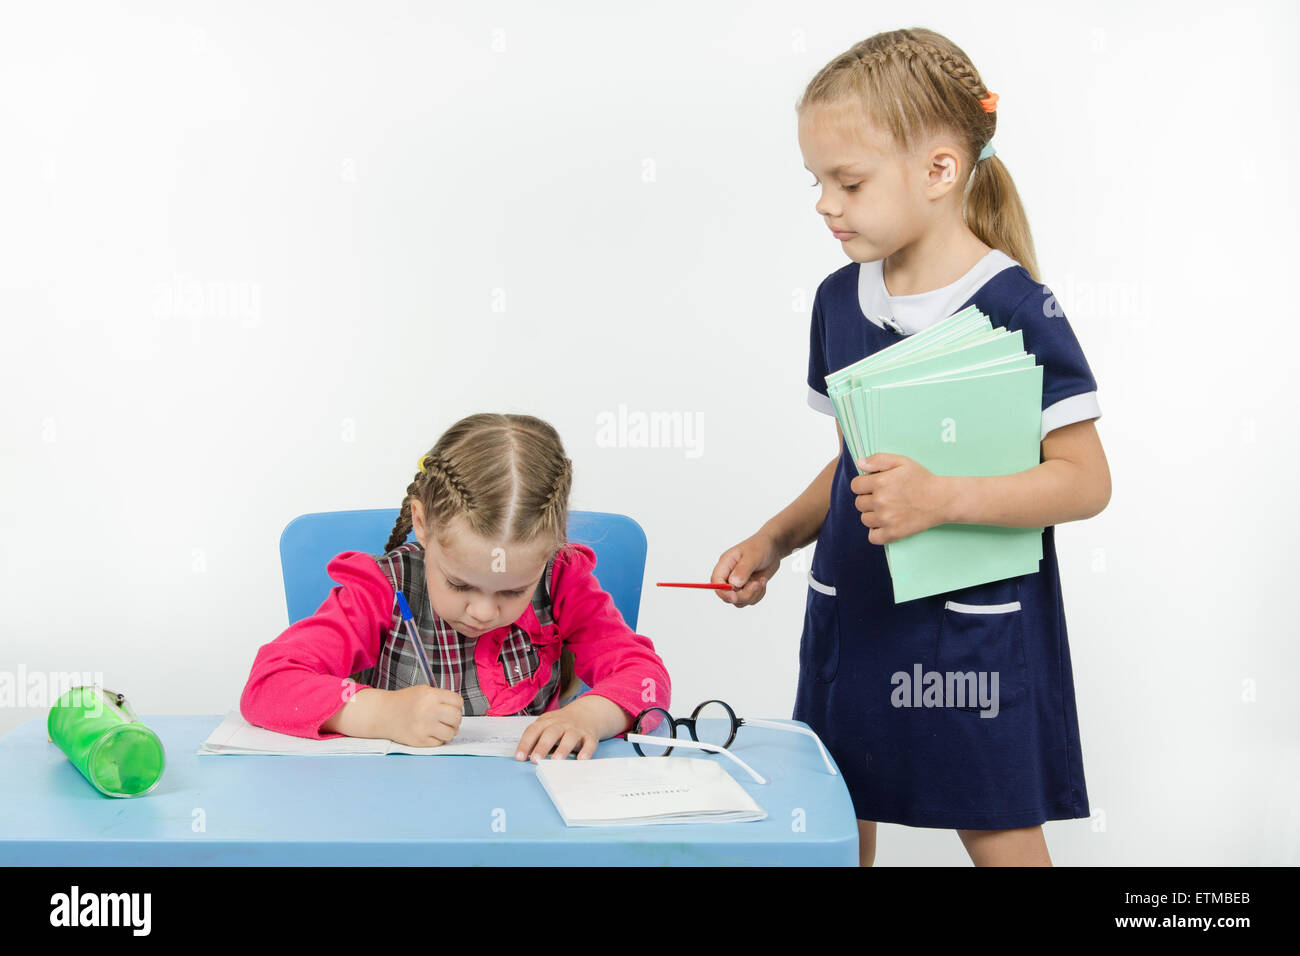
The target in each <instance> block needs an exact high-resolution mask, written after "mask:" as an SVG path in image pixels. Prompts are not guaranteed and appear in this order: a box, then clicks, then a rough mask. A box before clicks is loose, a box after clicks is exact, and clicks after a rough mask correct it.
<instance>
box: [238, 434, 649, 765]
mask: <svg viewBox="0 0 1300 956" xmlns="http://www.w3.org/2000/svg"><path fill="white" fill-rule="evenodd" d="M571 476H572V462H570V461H569V459H568V458H566V457H565V455H564V448H563V446H562V445H561V444H560V439H559V436H558V435H557V434H556V432H555V429H553V428H552V427H551V426H550V425H548V424H547V423H545V422H543V421H540V420H539V419H536V418H533V417H531V416H527V415H493V414H480V415H471V416H469V417H468V418H464V419H462V420H461V421H459V422H457V423H456V424H455V425H453V426H452V427H451V428H450V429H448V430H447V432H446V433H445V434H444V435H443V436H442V437H441V438H440V439H438V442H437V444H435V445H434V446H433V449H432V450H431V451H430V452H429V453H428V454H426V455H424V456H423V457H422V458H421V459H420V470H419V473H418V474H417V475H416V476H415V480H414V481H413V482H411V484H410V486H409V487H408V488H407V489H406V497H405V498H404V499H403V501H402V512H401V515H400V517H399V518H398V520H397V524H396V526H395V527H394V528H393V533H392V536H391V537H390V538H389V539H388V544H387V546H386V548H385V553H384V554H382V555H369V554H364V553H361V552H358V551H347V552H344V553H343V554H340V555H338V557H336V558H334V559H333V560H332V561H330V563H329V565H328V570H329V575H330V577H331V578H332V579H333V580H335V581H337V582H338V584H339V586H338V587H336V588H334V589H333V591H331V592H330V596H329V597H328V598H327V599H326V600H325V603H324V604H322V605H321V607H320V609H319V610H318V611H317V612H316V613H315V614H314V615H312V616H311V617H308V618H304V619H303V620H301V621H298V622H297V623H295V624H293V625H292V626H291V627H289V628H288V629H287V630H286V631H285V632H284V633H283V634H281V635H280V636H279V637H278V638H276V639H275V640H274V641H272V642H271V643H269V644H265V645H263V646H262V647H261V648H260V649H259V650H258V652H257V658H256V660H255V661H254V663H253V669H252V673H251V674H250V675H249V678H248V683H247V685H246V686H245V687H244V693H243V696H242V697H241V698H240V702H239V707H240V710H241V711H242V713H243V715H244V718H245V719H246V720H248V721H249V722H250V723H253V724H256V725H258V726H260V727H265V728H267V729H268V730H275V731H279V732H280V733H286V734H294V735H296V736H299V737H314V738H317V739H326V738H330V737H338V736H345V735H346V736H350V737H385V738H388V739H390V740H395V741H397V742H399V743H403V744H408V745H411V746H417V747H430V746H437V745H439V744H442V743H446V742H447V741H449V740H451V739H452V738H453V737H455V735H456V731H457V729H458V728H459V726H460V720H461V715H462V714H468V715H485V714H486V715H515V714H517V715H533V714H536V715H538V718H537V720H536V721H534V722H533V723H532V724H530V725H529V726H528V729H527V731H526V732H525V733H524V735H523V737H522V738H521V740H520V742H519V751H518V753H516V755H515V759H517V760H524V759H528V758H531V759H533V760H540V759H541V758H543V757H546V756H551V757H553V758H556V759H564V757H566V756H567V755H568V754H570V753H572V752H575V751H576V752H577V756H578V758H579V759H585V758H588V757H590V756H591V754H592V753H593V752H594V751H595V749H596V744H597V743H598V742H599V741H601V740H602V739H604V738H606V737H612V736H614V735H616V734H620V733H623V732H625V731H626V730H628V729H629V728H630V726H631V723H632V719H633V718H634V717H635V716H636V715H637V714H638V713H639V712H640V711H641V710H643V709H645V708H647V707H652V706H659V707H667V706H668V705H669V691H670V688H669V683H668V674H667V672H666V671H665V669H664V665H663V661H662V660H660V659H659V656H658V655H657V654H656V653H655V650H654V646H653V645H652V644H651V643H650V641H649V640H648V639H647V638H645V637H642V636H641V635H639V634H636V633H634V632H633V631H632V630H631V629H630V628H629V627H628V626H627V624H626V623H624V621H623V618H622V616H621V615H620V614H619V612H618V610H617V609H616V608H615V607H614V602H613V600H612V599H611V598H610V596H609V595H608V594H607V593H605V592H604V591H603V590H601V587H600V585H599V583H598V582H597V581H596V578H595V577H594V576H593V575H592V568H593V567H594V566H595V563H596V562H595V555H594V554H593V553H592V551H591V550H590V549H589V548H586V547H584V546H582V545H578V544H570V543H567V542H566V536H565V528H566V526H567V513H568V498H569V487H570V484H571ZM412 529H414V531H415V537H416V540H415V541H413V542H411V543H409V544H406V543H404V542H405V541H406V538H407V535H408V533H409V532H410V531H411V530H412ZM399 592H400V593H401V594H402V595H403V596H404V597H405V600H406V603H407V604H408V605H409V608H410V611H411V613H412V614H413V616H414V624H415V627H416V630H417V632H418V634H419V637H420V641H421V643H422V645H423V647H424V649H425V657H426V658H427V660H428V662H429V664H430V665H431V667H432V670H433V674H434V677H435V681H436V683H437V686H436V687H430V686H429V685H428V683H427V680H426V678H425V676H424V671H423V668H422V667H421V665H420V663H419V660H418V658H417V656H416V652H415V650H414V648H413V646H412V644H411V641H410V638H409V636H408V632H407V627H406V626H405V624H404V622H403V618H402V614H401V611H400V609H399V602H398V600H397V595H398V593H399ZM575 674H576V676H577V677H580V678H582V680H584V681H585V682H586V683H587V684H588V686H589V687H590V688H591V689H590V691H589V692H587V693H585V694H583V695H582V696H581V697H578V698H577V699H575V700H572V701H571V702H569V703H567V704H565V705H564V706H560V701H561V700H562V699H563V698H564V697H565V696H566V695H567V694H570V693H571V692H572V690H573V689H574V687H575V686H576V680H575V679H574V675H575Z"/></svg>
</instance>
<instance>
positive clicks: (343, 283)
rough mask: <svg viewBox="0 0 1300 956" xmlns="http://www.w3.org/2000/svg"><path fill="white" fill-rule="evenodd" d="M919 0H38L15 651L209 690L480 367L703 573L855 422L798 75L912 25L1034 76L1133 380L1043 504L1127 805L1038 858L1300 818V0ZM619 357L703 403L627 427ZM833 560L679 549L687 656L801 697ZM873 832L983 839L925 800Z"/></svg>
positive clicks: (1236, 857)
mask: <svg viewBox="0 0 1300 956" xmlns="http://www.w3.org/2000/svg"><path fill="white" fill-rule="evenodd" d="M903 9H904V8H902V7H898V8H895V9H888V8H886V7H882V6H880V5H875V4H863V3H860V2H844V3H808V2H804V3H800V4H798V5H795V4H792V3H747V4H738V3H712V4H698V3H664V2H660V3H655V4H637V5H631V4H613V5H611V4H600V3H583V4H548V5H546V6H545V7H541V6H536V5H533V4H526V3H523V2H515V3H501V4H495V5H492V6H490V7H485V6H484V5H482V4H450V3H446V4H423V5H417V4H398V3H366V4H361V3H331V4H324V3H274V4H254V3H220V4H217V3H213V4H197V3H185V4H170V3H125V4H115V5H104V4H97V3H80V4H72V3H39V4H37V3H24V4H5V6H4V7H3V15H2V16H0V142H2V143H3V146H2V148H0V317H2V319H3V338H2V340H0V341H2V344H0V362H2V363H3V364H2V365H0V434H2V435H3V445H2V447H0V454H2V455H3V469H2V471H0V496H2V498H3V502H4V505H3V512H2V514H3V518H2V521H3V525H2V526H0V542H2V543H0V556H2V558H3V593H2V594H0V627H2V628H3V632H2V633H0V672H7V673H8V674H10V675H12V676H11V680H12V679H16V678H17V677H18V676H19V675H21V674H28V675H30V674H33V673H36V674H49V673H52V672H66V671H76V672H95V673H99V674H102V676H103V678H104V680H105V682H106V683H107V684H108V686H110V687H115V688H117V689H125V690H126V691H127V692H128V693H129V694H130V695H131V696H132V698H133V699H134V700H135V701H136V704H137V707H138V709H139V710H140V711H141V712H142V713H145V714H151V713H152V714H163V713H200V714H214V715H215V714H218V713H224V712H225V711H226V710H227V708H229V707H231V706H232V705H233V704H234V703H235V702H236V701H237V700H238V697H239V694H240V691H241V689H242V687H243V684H244V681H245V679H246V678H247V676H248V671H249V667H250V665H251V662H252V659H253V655H254V653H255V651H256V649H257V648H258V646H259V645H261V644H263V643H265V642H267V641H269V640H271V639H273V638H274V637H276V636H277V635H278V634H279V633H280V632H281V630H283V628H284V627H285V626H286V623H287V621H286V615H285V606H284V595H283V591H282V590H281V580H280V569H279V563H278V555H277V543H278V537H279V534H280V531H281V529H282V528H283V527H284V525H285V523H286V522H287V521H289V520H290V519H291V518H292V517H294V516H295V515H298V514H301V513H304V512H310V511H323V510H332V509H344V508H369V507H396V506H397V505H398V504H399V503H400V501H401V497H402V494H403V492H404V490H405V487H406V485H407V483H408V482H409V481H410V479H411V475H412V473H413V469H414V465H415V462H416V458H417V456H418V455H419V454H420V453H422V452H423V451H425V450H426V449H427V448H428V447H429V446H430V445H432V443H433V442H434V440H435V439H436V438H437V437H438V435H439V434H440V433H441V432H442V430H443V429H445V428H446V427H447V426H448V425H450V424H451V423H452V422H454V421H455V420H456V419H458V418H460V417H461V416H463V415H466V414H469V413H471V412H476V411H482V410H491V411H510V412H526V413H529V414H534V415H537V416H539V417H542V418H545V419H547V420H549V421H550V422H552V423H553V424H554V425H555V426H556V427H557V429H558V430H559V431H560V434H561V435H562V437H563V439H564V441H565V444H566V448H567V451H568V453H569V455H570V457H572V459H573V461H574V466H575V486H574V492H573V496H572V500H571V503H570V504H571V507H572V508H574V509H586V510H602V511H618V512H624V513H627V514H630V515H632V516H633V517H635V518H636V520H637V521H638V522H640V523H641V525H642V526H643V527H644V528H645V531H646V534H647V535H648V537H649V542H650V551H649V559H648V566H647V569H646V581H647V582H654V581H656V580H681V579H687V580H692V579H699V580H704V579H706V578H707V576H708V574H709V572H710V570H711V569H712V567H713V565H714V562H715V561H716V559H717V557H718V555H719V554H720V553H721V552H722V551H723V550H724V549H725V548H727V547H729V546H731V545H732V544H734V543H736V542H737V541H739V540H740V539H742V538H743V537H746V536H748V535H749V534H751V533H752V532H753V531H755V530H756V529H757V528H758V527H759V525H760V524H761V523H762V522H763V521H764V520H765V519H767V518H768V517H769V516H771V515H772V514H774V513H775V512H776V511H777V510H779V509H780V508H782V507H784V506H785V505H786V504H787V503H788V502H789V501H790V500H792V499H793V498H794V497H795V496H796V495H797V494H798V493H799V492H800V491H802V490H803V488H804V487H805V486H806V485H807V483H808V482H809V481H810V480H811V479H812V478H813V476H814V475H815V474H816V473H817V472H818V470H819V469H820V468H821V467H822V466H823V465H824V464H825V463H826V462H827V461H829V460H830V458H831V457H832V455H834V454H835V451H836V441H835V429H834V423H833V421H832V420H831V419H830V418H828V417H825V416H823V415H820V414H818V413H816V412H814V411H812V410H811V409H809V408H808V407H807V405H806V404H805V392H806V385H805V376H806V370H807V350H808V322H809V309H810V306H811V301H812V293H813V291H814V290H815V289H816V286H817V284H818V283H819V282H820V281H821V280H822V279H823V278H824V277H825V276H826V275H827V274H829V273H830V272H832V271H834V270H835V269H838V268H840V267H841V266H843V265H845V264H846V263H847V261H848V260H847V259H846V258H845V257H844V255H843V253H842V252H841V250H840V247H839V244H838V243H837V242H836V241H835V240H834V239H833V238H832V237H830V236H829V235H828V233H827V231H826V228H825V226H824V225H823V224H822V222H821V221H820V218H819V217H818V216H817V214H816V213H815V212H814V210H813V202H814V200H815V196H816V191H815V190H812V189H810V188H809V184H810V183H811V181H812V177H811V175H810V174H809V173H807V172H806V171H805V170H804V169H803V164H802V158H801V156H800V153H799V150H798V144H797V141H796V138H795V115H794V103H795V100H796V98H797V97H798V95H799V94H800V92H801V91H802V89H803V87H804V85H805V84H806V83H807V81H808V80H809V79H810V78H811V77H812V76H813V74H814V73H815V72H816V71H817V70H818V69H819V68H820V67H821V66H822V65H823V64H824V63H825V62H826V61H827V60H829V59H830V58H831V57H832V56H834V55H836V54H838V53H840V52H841V51H843V50H844V49H846V48H847V47H849V46H850V45H852V44H853V43H854V42H856V41H858V40H860V39H863V38H865V37H867V36H869V35H871V34H873V33H875V32H878V31H882V30H888V29H895V28H898V27H904V26H914V25H924V26H928V27H931V28H933V29H936V30H939V31H940V32H942V33H944V34H946V35H947V36H949V37H950V38H952V39H953V40H954V41H955V42H956V43H957V44H958V45H959V46H961V47H962V48H963V49H964V50H965V51H966V52H967V53H968V54H969V55H970V56H971V58H972V59H973V61H974V63H975V66H976V68H977V69H978V70H979V71H980V73H981V75H982V77H983V79H984V80H985V82H986V83H987V85H988V86H989V88H990V89H992V90H995V91H996V92H998V93H999V95H1000V96H1001V100H1000V102H999V105H998V132H997V136H996V138H995V141H994V142H995V146H996V148H997V150H998V155H999V157H1000V158H1001V159H1002V160H1003V161H1005V162H1006V163H1007V164H1008V166H1009V168H1010V170H1011V173H1012V175H1013V176H1014V177H1015V181H1016V185H1017V187H1018V189H1019V190H1020V194H1021V196H1022V198H1023V200H1024V203H1025V205H1026V208H1027V210H1028V214H1029V217H1030V224H1031V226H1032V227H1033V230H1034V239H1035V242H1036V244H1037V249H1038V252H1039V256H1040V261H1041V266H1042V270H1043V273H1044V279H1045V281H1046V283H1047V284H1048V285H1049V286H1050V287H1051V288H1052V289H1053V290H1054V291H1055V292H1056V293H1057V295H1058V297H1059V299H1060V301H1061V303H1062V305H1063V306H1064V308H1065V311H1066V315H1067V316H1068V317H1069V319H1070V322H1071V324H1072V326H1073V328H1074V330H1075V332H1076V334H1077V336H1078V338H1079V340H1080V342H1081V344H1082V346H1083V349H1084V352H1085V354H1086V355H1087V357H1088V360H1089V362H1090V364H1091V367H1092V369H1093V372H1094V374H1095V376H1096V378H1097V381H1098V384H1099V399H1100V403H1101V407H1102V411H1103V417H1102V418H1101V419H1100V420H1099V422H1098V429H1099V432H1100V434H1101V437H1102V440H1103V443H1104V445H1105V448H1106V452H1107V456H1108V458H1109V461H1110V466H1111V471H1112V476H1113V482H1114V494H1113V497H1112V499H1111V502H1110V506H1109V507H1108V508H1107V509H1106V510H1105V511H1104V512H1103V513H1102V514H1101V515H1099V516H1097V517H1096V518H1093V519H1091V520H1088V521H1085V522H1077V523H1071V524H1066V525H1062V526H1059V527H1058V529H1057V547H1058V553H1059V558H1060V567H1061V577H1062V584H1063V590H1064V595H1065V602H1066V611H1067V620H1068V627H1069V638H1070V646H1071V650H1072V654H1073V660H1074V675H1075V685H1076V688H1077V694H1078V709H1079V722H1080V727H1081V733H1082V743H1083V755H1084V765H1085V771H1086V777H1087V787H1088V795H1089V798H1090V800H1091V804H1092V808H1093V810H1094V818H1093V819H1092V820H1075V821H1064V822H1055V823H1051V824H1049V825H1048V826H1047V827H1046V832H1047V837H1048V843H1049V846H1050V848H1051V851H1052V853H1053V857H1054V859H1055V861H1056V862H1058V863H1066V864H1071V863H1072V864H1100V863H1120V864H1137V863H1143V864H1154V863H1172V864H1198V863H1210V864H1219V863H1295V862H1297V860H1298V859H1300V849H1298V845H1300V817H1298V816H1297V809H1296V804H1295V794H1296V790H1297V783H1298V782H1300V772H1298V771H1297V753H1298V750H1300V748H1298V745H1297V731H1296V727H1297V709H1298V708H1297V703H1296V701H1297V695H1296V693H1295V687H1294V678H1295V674H1296V673H1297V671H1298V670H1300V659H1298V656H1300V655H1298V654H1297V650H1296V637H1297V631H1298V630H1300V629H1297V627H1296V623H1295V621H1296V610H1295V599H1294V594H1295V581H1296V580H1297V571H1300V568H1298V567H1297V564H1298V562H1297V560H1296V557H1295V548H1294V535H1295V531H1296V524H1297V523H1296V495H1295V486H1296V482H1295V472H1296V466H1297V455H1296V450H1295V448H1296V443H1295V437H1296V422H1297V415H1296V411H1297V409H1296V401H1295V398H1294V384H1293V383H1292V382H1289V381H1288V380H1287V374H1288V373H1292V372H1294V371H1295V361H1294V358H1293V356H1294V355H1295V354H1296V348H1297V345H1300V342H1298V341H1297V334H1296V331H1295V328H1296V326H1295V306H1294V296H1293V295H1292V294H1291V291H1290V289H1289V288H1288V283H1289V282H1291V281H1292V280H1293V277H1294V273H1295V263H1296V251H1297V248H1296V247H1297V243H1296V231H1297V226H1296V223H1297V203H1296V185H1295V184H1296V175H1295V170H1294V167H1295V161H1296V149H1297V137H1296V127H1295V123H1294V121H1293V119H1292V117H1293V116H1294V115H1295V103H1296V99H1297V93H1298V92H1300V90H1297V80H1296V75H1297V74H1296V63H1295V56H1294V41H1295V37H1296V36H1297V30H1296V28H1297V13H1296V9H1295V7H1294V6H1293V5H1291V4H1288V3H1275V4H1256V5H1254V6H1253V7H1249V8H1244V9H1243V8H1233V9H1227V8H1226V7H1223V6H1221V5H1207V4H1194V3H1186V2H1180V3H1159V4H1156V3H1142V4H1134V3H1129V2H1125V3H1108V4H1090V5H1087V7H1086V8H1084V9H1079V10H1073V9H1071V10H1066V9H1057V8H1055V7H1052V8H1050V9H1049V8H1045V7H1044V6H1043V5H1039V4H1028V3H1026V4H1017V5H1008V4H995V3H981V4H970V3H952V2H943V0H935V2H934V3H931V4H927V5H926V8H925V11H924V14H925V16H924V18H923V20H921V21H919V22H916V23H914V22H913V20H914V19H915V18H914V16H913V14H911V13H908V14H906V15H904V16H902V19H899V16H900V13H899V12H898V11H901V10H903ZM909 9H910V8H909ZM914 12H916V11H914ZM503 306H504V308H503V310H502V307H503ZM620 405H623V406H626V409H627V410H628V412H630V413H636V412H641V413H651V412H661V413H663V412H668V413H672V412H677V413H681V414H682V415H685V416H688V417H690V418H691V420H692V421H697V422H699V423H700V424H701V425H702V432H701V433H700V435H699V436H698V438H699V439H700V441H699V444H698V447H697V448H694V449H693V448H687V447H676V448H633V447H602V446H601V445H600V444H599V443H598V441H597V434H598V432H597V424H596V423H597V419H598V416H600V415H601V414H602V413H614V414H617V412H618V408H619V406H620ZM380 545H382V542H376V549H378V547H379V546H380ZM800 560H802V561H803V562H805V563H803V564H801V565H800V564H798V562H799V561H800ZM806 560H807V556H806V555H803V556H800V555H796V556H795V557H793V558H791V559H789V560H788V561H787V562H786V566H785V567H783V569H782V571H781V573H780V574H778V575H777V576H776V578H775V579H774V580H773V582H772V584H771V585H770V588H769V593H768V596H767V598H766V599H765V600H764V601H763V602H762V603H761V604H759V605H757V606H756V607H753V608H748V609H744V610H737V609H734V608H731V607H727V606H725V605H723V604H722V603H721V602H720V601H718V600H717V599H716V598H714V597H713V596H711V595H708V594H705V593H702V592H688V591H665V590H663V589H656V588H654V587H653V586H650V587H648V588H647V589H646V591H645V594H644V599H643V602H642V608H641V619H640V626H639V628H638V630H639V631H640V632H641V633H644V634H646V635H648V636H649V637H651V638H652V639H653V641H654V642H655V645H656V647H657V648H658V650H659V651H660V653H661V654H662V655H663V657H664V659H665V661H666V662H667V664H668V667H669V670H670V672H671V673H672V675H673V678H674V694H673V697H674V702H675V704H677V705H679V706H680V707H682V708H689V707H690V706H692V705H693V704H694V703H695V702H697V701H699V700H703V699H705V698H706V697H722V698H724V699H726V700H728V701H730V702H732V703H733V704H734V705H735V707H736V708H737V710H738V711H739V712H740V713H741V714H749V715H752V716H761V715H770V716H777V717H788V716H789V715H790V710H791V706H792V703H793V697H794V687H795V678H796V667H797V649H798V641H799V634H800V629H801V622H802V615H803V606H804V597H805V593H806V591H805V587H806V586H805V579H804V576H803V573H802V570H801V568H806V567H807V565H806ZM19 683H20V686H21V683H22V682H19ZM11 686H12V685H11ZM21 695H22V691H21V690H20V691H19V697H18V698H17V699H16V700H15V702H16V703H32V701H28V700H26V699H25V698H23V697H22V696H21ZM36 703H37V704H38V705H39V706H34V707H32V706H29V707H7V708H4V709H0V731H6V730H9V729H12V728H13V727H15V726H17V725H18V724H19V723H22V722H23V721H25V720H28V719H31V718H33V717H40V716H42V715H43V714H44V705H43V703H42V702H40V701H37V702H36ZM935 769H936V772H941V768H935ZM877 859H878V861H879V863H880V864H882V865H889V864H900V863H923V864H925V863H958V864H962V863H966V862H968V861H967V857H966V854H965V852H964V850H963V849H962V847H961V845H960V843H959V842H958V840H957V838H956V836H955V835H954V834H953V833H952V832H951V831H942V830H924V829H908V828H903V827H897V826H882V827H881V832H880V843H879V852H878V856H877Z"/></svg>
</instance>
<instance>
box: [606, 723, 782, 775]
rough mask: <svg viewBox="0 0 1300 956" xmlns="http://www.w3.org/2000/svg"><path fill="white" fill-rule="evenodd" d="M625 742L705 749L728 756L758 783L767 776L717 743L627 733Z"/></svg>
mask: <svg viewBox="0 0 1300 956" xmlns="http://www.w3.org/2000/svg"><path fill="white" fill-rule="evenodd" d="M627 742H628V743H630V744H653V745H654V746H656V747H693V748H695V749H697V750H707V751H708V752H709V753H714V754H722V755H723V756H724V757H730V758H731V759H732V760H734V761H736V763H738V764H740V765H741V766H742V767H744V768H745V772H746V773H748V774H749V775H750V776H751V777H753V778H754V779H755V780H756V781H758V782H759V783H767V778H766V777H764V776H762V775H761V774H759V773H757V772H756V771H755V770H754V768H753V767H751V766H750V765H749V764H747V763H745V761H743V760H741V759H740V758H739V757H737V756H736V755H735V754H733V753H732V752H731V751H730V750H727V749H726V748H725V747H719V746H718V745H717V744H702V743H700V742H699V741H697V740H681V739H680V738H677V737H673V738H666V737H651V736H650V735H649V734H628V735H627Z"/></svg>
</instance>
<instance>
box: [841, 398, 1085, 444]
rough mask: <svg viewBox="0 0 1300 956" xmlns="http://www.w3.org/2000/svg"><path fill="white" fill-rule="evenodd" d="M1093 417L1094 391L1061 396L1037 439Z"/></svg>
mask: <svg viewBox="0 0 1300 956" xmlns="http://www.w3.org/2000/svg"><path fill="white" fill-rule="evenodd" d="M827 401H829V399H827ZM1093 418H1101V406H1100V405H1098V404H1097V393H1096V392H1084V393H1083V394H1082V395H1071V396H1070V397H1069V398H1063V399H1061V400H1060V401H1059V402H1057V403H1056V404H1055V405H1049V406H1047V408H1044V409H1043V434H1042V435H1041V436H1039V439H1038V440H1039V441H1042V440H1043V439H1044V438H1046V437H1047V433H1048V432H1050V431H1052V430H1054V429H1057V428H1060V427H1061V426H1063V425H1073V424H1074V423H1075V422H1086V421H1088V420H1089V419H1093Z"/></svg>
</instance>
